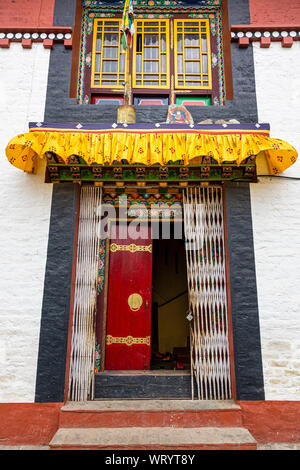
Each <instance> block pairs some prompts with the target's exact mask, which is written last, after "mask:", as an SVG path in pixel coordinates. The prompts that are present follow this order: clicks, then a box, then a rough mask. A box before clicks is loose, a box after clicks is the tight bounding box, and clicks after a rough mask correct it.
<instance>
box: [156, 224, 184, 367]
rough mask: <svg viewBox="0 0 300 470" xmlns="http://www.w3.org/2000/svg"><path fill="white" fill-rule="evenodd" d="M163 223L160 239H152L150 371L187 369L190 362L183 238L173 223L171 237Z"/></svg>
mask: <svg viewBox="0 0 300 470" xmlns="http://www.w3.org/2000/svg"><path fill="white" fill-rule="evenodd" d="M176 223H180V222H176ZM162 224H163V222H162V223H161V227H160V232H159V234H160V237H159V239H154V240H153V267H152V273H153V274H152V356H151V369H152V370H157V369H161V370H164V369H165V370H187V369H189V366H190V359H189V322H188V320H187V319H186V315H187V310H188V294H187V274H186V259H185V256H186V255H185V247H184V237H183V236H182V237H181V238H180V239H176V233H178V232H176V230H175V229H174V223H173V224H170V236H168V233H167V232H168V230H165V232H164V228H163V226H162ZM163 235H165V238H163Z"/></svg>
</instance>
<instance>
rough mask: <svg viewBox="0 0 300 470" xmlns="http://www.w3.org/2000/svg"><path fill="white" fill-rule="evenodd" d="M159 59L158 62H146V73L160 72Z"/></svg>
mask: <svg viewBox="0 0 300 470" xmlns="http://www.w3.org/2000/svg"><path fill="white" fill-rule="evenodd" d="M158 72H159V67H158V61H156V62H154V61H153V62H144V73H158Z"/></svg>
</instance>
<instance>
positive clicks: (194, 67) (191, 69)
mask: <svg viewBox="0 0 300 470" xmlns="http://www.w3.org/2000/svg"><path fill="white" fill-rule="evenodd" d="M200 72H201V71H200V62H185V73H200Z"/></svg>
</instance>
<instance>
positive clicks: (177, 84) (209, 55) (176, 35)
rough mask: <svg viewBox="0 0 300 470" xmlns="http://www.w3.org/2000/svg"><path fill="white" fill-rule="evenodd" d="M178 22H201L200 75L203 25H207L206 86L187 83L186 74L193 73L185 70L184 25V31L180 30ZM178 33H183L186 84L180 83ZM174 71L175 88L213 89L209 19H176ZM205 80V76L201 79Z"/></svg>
mask: <svg viewBox="0 0 300 470" xmlns="http://www.w3.org/2000/svg"><path fill="white" fill-rule="evenodd" d="M178 23H182V24H183V25H184V24H186V23H198V24H199V31H200V33H199V34H200V41H199V48H200V76H201V75H202V73H201V71H202V55H203V54H204V53H202V46H201V25H202V26H203V25H205V30H206V32H205V33H206V40H207V52H205V54H206V55H207V70H208V85H206V86H201V85H200V86H191V85H189V84H186V79H185V76H186V75H192V74H191V73H186V72H185V65H184V49H185V46H184V26H183V31H182V33H181V32H178ZM178 34H182V65H183V72H182V74H181V75H182V76H183V80H182V81H183V82H184V85H179V83H178V82H179V80H178V75H179V73H178V61H177V57H178ZM174 42H175V44H174V73H175V89H184V90H187V89H190V90H192V89H194V90H211V89H212V73H211V44H210V28H209V20H208V19H198V18H194V19H185V18H182V19H174ZM201 81H202V82H203V78H202V80H201Z"/></svg>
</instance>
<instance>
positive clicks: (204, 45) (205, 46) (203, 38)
mask: <svg viewBox="0 0 300 470" xmlns="http://www.w3.org/2000/svg"><path fill="white" fill-rule="evenodd" d="M201 47H202V52H207V41H206V34H203V35H202V36H201Z"/></svg>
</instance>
